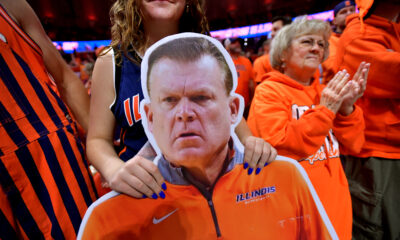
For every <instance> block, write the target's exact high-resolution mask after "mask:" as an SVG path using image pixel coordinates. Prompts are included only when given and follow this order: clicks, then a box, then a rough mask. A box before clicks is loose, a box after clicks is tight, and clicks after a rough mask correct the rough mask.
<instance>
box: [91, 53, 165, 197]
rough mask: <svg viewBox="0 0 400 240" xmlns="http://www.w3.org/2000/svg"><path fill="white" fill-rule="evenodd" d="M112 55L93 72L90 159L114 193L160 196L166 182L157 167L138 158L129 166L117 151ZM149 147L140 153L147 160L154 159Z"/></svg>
mask: <svg viewBox="0 0 400 240" xmlns="http://www.w3.org/2000/svg"><path fill="white" fill-rule="evenodd" d="M113 64H114V63H113V55H112V54H111V52H109V53H107V54H106V55H105V56H101V57H99V58H98V59H97V61H96V64H95V67H94V70H93V80H92V81H93V83H92V97H91V109H90V117H89V123H90V127H89V132H88V136H87V155H88V158H89V160H90V161H91V163H92V164H93V166H94V167H95V168H96V169H97V170H98V171H99V172H100V173H101V174H102V176H103V178H104V179H105V180H106V183H107V184H108V185H109V186H110V187H111V188H112V189H114V190H116V191H119V192H123V193H125V194H129V195H131V196H133V197H142V196H143V193H144V194H145V195H146V196H148V197H150V196H153V193H157V194H158V193H160V192H161V191H162V190H161V187H160V186H162V183H163V181H164V180H163V178H162V176H161V174H160V172H159V171H158V169H157V166H156V165H155V164H154V163H153V162H151V161H149V160H147V159H144V158H143V157H141V156H139V154H138V155H137V156H135V157H133V158H132V159H130V160H128V161H127V162H124V161H122V160H121V159H120V158H119V157H118V155H117V153H116V152H115V150H114V146H113V136H114V128H115V118H114V115H113V114H112V112H111V110H110V109H109V106H110V104H111V103H112V102H113V101H114V98H115V93H114V86H113V77H114V76H113V74H114V73H113ZM152 151H153V150H152V149H151V146H150V145H148V144H147V145H145V147H144V148H143V149H142V150H141V151H140V154H141V155H142V156H145V157H151V156H152V155H155V154H154V153H153V152H152Z"/></svg>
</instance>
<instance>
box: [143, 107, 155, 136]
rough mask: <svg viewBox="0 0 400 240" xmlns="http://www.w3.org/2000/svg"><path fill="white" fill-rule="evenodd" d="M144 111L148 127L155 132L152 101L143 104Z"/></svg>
mask: <svg viewBox="0 0 400 240" xmlns="http://www.w3.org/2000/svg"><path fill="white" fill-rule="evenodd" d="M143 109H144V112H145V113H146V118H147V128H148V129H149V131H150V132H153V111H152V110H151V103H146V104H145V105H144V106H143Z"/></svg>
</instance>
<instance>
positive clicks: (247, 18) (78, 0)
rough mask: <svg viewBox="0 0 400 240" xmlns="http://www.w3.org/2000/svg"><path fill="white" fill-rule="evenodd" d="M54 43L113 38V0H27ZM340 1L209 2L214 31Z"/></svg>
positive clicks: (315, 9) (310, 10)
mask: <svg viewBox="0 0 400 240" xmlns="http://www.w3.org/2000/svg"><path fill="white" fill-rule="evenodd" d="M27 1H28V2H29V4H30V5H31V6H32V8H33V9H34V10H35V12H36V14H37V15H38V16H39V18H40V20H41V22H42V24H43V26H44V28H45V30H46V32H47V34H48V35H49V37H50V38H51V39H52V40H57V41H75V40H105V39H110V20H109V14H108V12H109V9H110V7H111V5H112V3H113V2H114V0H27ZM339 2H340V0H339V1H323V0H206V5H205V7H206V15H207V18H208V20H209V23H210V28H211V30H219V29H225V28H231V27H240V26H246V25H252V24H259V23H265V22H270V21H271V19H272V17H273V16H276V15H287V16H290V17H295V16H298V15H303V14H307V13H308V14H311V13H317V12H322V11H326V10H331V9H333V7H334V6H335V5H336V4H337V3H339Z"/></svg>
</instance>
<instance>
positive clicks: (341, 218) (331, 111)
mask: <svg viewBox="0 0 400 240" xmlns="http://www.w3.org/2000/svg"><path fill="white" fill-rule="evenodd" d="M330 32H331V30H330V27H329V25H328V24H327V23H326V22H323V21H321V20H307V19H306V18H299V19H297V20H295V21H294V22H293V23H292V24H290V25H288V26H285V27H284V28H282V29H281V31H280V32H279V33H278V34H277V35H276V36H275V39H274V40H273V41H272V48H271V52H270V54H271V64H272V67H274V68H275V69H276V70H277V71H274V72H270V73H268V74H266V76H265V80H264V81H263V82H262V83H261V84H260V85H259V86H258V87H257V88H256V91H255V96H254V99H253V102H252V105H251V108H250V114H249V119H248V125H249V127H250V129H251V130H252V132H253V134H254V135H255V136H259V137H262V138H263V139H264V140H266V141H268V142H270V143H271V145H273V146H274V147H275V148H276V149H277V150H278V154H280V155H284V156H288V157H291V158H293V159H296V160H298V161H299V162H300V164H301V165H302V166H303V167H304V168H305V170H306V172H307V174H308V175H309V177H310V179H311V182H312V183H313V185H314V187H315V189H316V191H317V193H318V195H319V197H320V199H321V202H322V204H323V205H324V207H325V209H326V212H327V214H328V216H329V218H330V220H331V221H332V224H333V226H334V228H335V230H336V232H337V234H338V236H339V238H340V239H351V230H352V229H351V226H352V213H351V199H350V193H349V188H348V183H347V180H346V177H345V174H344V171H343V168H342V165H341V162H340V158H339V154H340V153H358V152H359V151H360V149H361V147H362V145H363V143H364V135H363V130H364V120H363V117H362V111H361V109H360V108H359V107H357V106H354V102H355V101H356V100H357V99H358V98H359V97H360V96H362V94H363V92H364V90H365V84H366V77H367V72H368V67H369V65H368V64H366V63H364V62H363V63H361V64H360V67H359V69H358V72H357V73H356V74H355V75H354V77H353V80H351V81H348V80H349V77H350V76H349V74H348V73H346V71H341V72H338V73H337V74H336V75H335V77H334V78H333V79H332V80H331V81H330V83H329V84H328V85H327V86H326V87H325V86H324V85H321V84H320V83H319V81H318V79H316V78H315V77H314V73H315V71H316V70H317V69H318V66H319V64H320V63H321V62H322V61H323V59H325V58H326V57H327V55H328V53H327V49H328V39H329V35H330Z"/></svg>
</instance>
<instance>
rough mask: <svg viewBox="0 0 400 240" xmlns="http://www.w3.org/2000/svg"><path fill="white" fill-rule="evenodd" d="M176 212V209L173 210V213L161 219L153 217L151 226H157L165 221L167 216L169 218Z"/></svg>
mask: <svg viewBox="0 0 400 240" xmlns="http://www.w3.org/2000/svg"><path fill="white" fill-rule="evenodd" d="M176 211H178V208H177V209H175V210H174V211H172V212H170V213H168V214H167V215H165V216H164V217H162V218H159V219H157V218H155V217H154V218H153V224H159V223H160V222H162V221H164V220H165V219H167V218H168V217H169V216H171V215H172V214H173V213H174V212H176Z"/></svg>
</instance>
